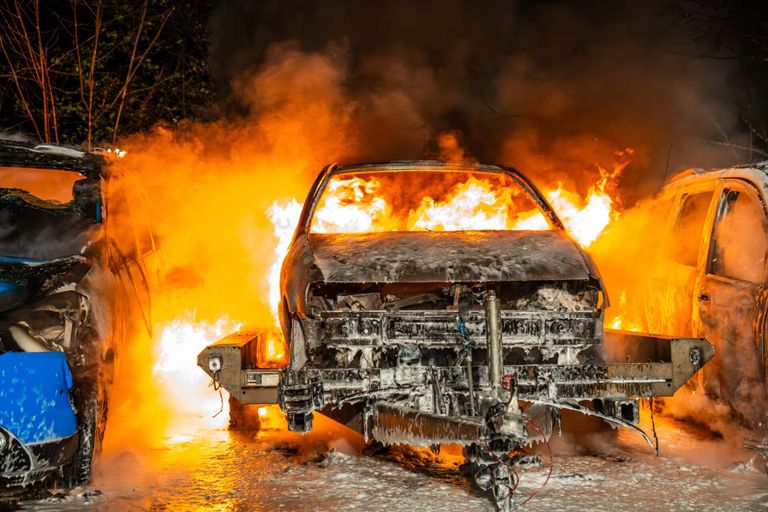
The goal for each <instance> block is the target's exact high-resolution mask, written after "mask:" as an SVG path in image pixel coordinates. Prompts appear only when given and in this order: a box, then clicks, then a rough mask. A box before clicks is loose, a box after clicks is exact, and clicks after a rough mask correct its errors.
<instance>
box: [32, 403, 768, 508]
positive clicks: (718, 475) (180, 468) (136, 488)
mask: <svg viewBox="0 0 768 512" xmlns="http://www.w3.org/2000/svg"><path fill="white" fill-rule="evenodd" d="M657 420H658V418H657ZM661 423H662V424H661V425H660V429H659V437H660V442H661V444H660V448H661V450H660V456H659V457H658V458H657V457H656V456H655V454H654V451H653V450H652V449H651V448H650V447H649V446H648V445H646V444H645V442H644V441H643V440H642V439H641V438H640V437H639V436H638V435H636V434H633V433H631V432H629V431H623V432H621V433H620V434H619V435H618V437H616V438H615V439H614V438H612V437H611V436H610V435H599V436H597V435H595V436H587V437H585V438H582V439H581V440H580V441H578V442H576V441H574V440H573V439H572V438H571V437H570V436H565V437H563V438H559V439H556V440H555V441H554V442H553V445H552V449H553V451H554V457H553V467H552V475H551V478H550V480H549V482H548V483H547V485H546V486H545V487H544V488H543V489H542V490H541V491H540V492H539V493H538V494H537V495H536V496H535V497H534V498H533V499H532V500H531V501H530V502H529V503H528V504H527V505H526V506H525V507H524V509H525V510H530V511H555V510H557V511H563V510H574V511H575V510H594V511H600V510H605V511H615V510H617V509H621V510H622V511H623V512H629V511H634V510H638V511H639V510H643V511H648V510H696V511H697V512H704V511H718V510H728V511H742V510H743V511H748V510H768V477H766V475H765V474H764V473H761V472H760V471H758V470H757V469H756V468H755V467H754V466H757V460H756V459H753V460H752V461H751V462H750V459H749V455H748V454H745V453H744V452H742V451H740V450H739V449H738V448H735V447H733V446H731V445H730V443H727V442H725V441H723V440H718V439H716V438H714V437H713V436H712V435H711V434H708V433H705V432H701V431H697V430H695V429H693V428H691V427H688V426H686V425H683V424H680V423H676V422H672V421H670V420H662V421H661ZM270 425H274V424H273V423H272V424H271V423H270V419H267V421H265V427H266V428H265V429H263V430H262V431H261V432H260V433H259V434H258V435H256V436H254V435H253V434H240V433H230V432H228V431H227V430H226V428H225V427H224V426H223V425H220V426H218V427H213V428H212V427H211V426H210V425H206V424H205V423H204V422H200V421H189V420H187V421H182V422H180V426H178V427H176V428H174V429H173V430H172V435H171V436H169V438H168V439H167V443H166V445H165V447H164V448H162V449H160V450H157V451H155V452H153V453H152V454H149V455H147V454H145V455H143V456H137V455H134V454H129V453H123V454H118V455H113V456H112V457H110V458H109V460H107V461H105V463H104V464H103V467H102V470H101V476H100V477H99V479H98V480H97V482H96V483H95V484H94V486H93V488H91V489H88V490H75V491H73V492H72V493H70V494H68V495H65V496H54V497H51V498H49V499H46V500H39V501H32V502H25V503H22V504H20V506H21V508H22V509H23V510H41V511H43V510H45V511H49V510H50V511H53V510H62V511H77V510H91V511H98V510H121V511H129V510H173V511H176V510H200V511H202V510H206V511H207V510H221V511H247V510H334V511H344V510H355V511H357V510H380V511H386V512H397V511H403V512H415V511H433V510H445V511H457V512H470V511H492V510H493V509H492V507H491V505H490V502H489V501H487V500H486V499H485V497H484V496H482V495H481V494H479V493H478V492H477V491H476V490H474V489H473V488H472V486H471V485H469V484H468V483H467V481H466V480H464V479H463V477H461V475H459V473H458V471H457V470H456V469H455V465H456V464H457V463H458V457H455V456H454V455H455V451H453V450H450V449H448V450H443V451H442V452H441V455H440V456H439V458H438V457H437V456H434V455H432V454H430V453H429V452H427V451H421V452H415V451H413V450H409V449H396V450H390V451H388V452H387V453H385V454H381V453H378V454H374V455H364V454H362V453H361V447H362V444H361V440H360V439H359V438H358V437H356V436H355V435H353V434H352V433H350V432H346V431H344V430H342V429H339V428H336V427H335V426H333V424H332V422H330V420H325V421H323V420H322V419H320V420H319V421H318V422H317V426H316V429H315V430H316V432H313V434H312V435H311V436H309V437H306V438H303V439H301V438H299V437H298V435H292V434H288V433H285V432H282V431H279V430H275V429H274V428H272V427H271V426H270ZM299 441H301V442H299ZM446 452H448V453H446ZM542 454H543V459H544V463H543V464H542V466H541V467H539V468H536V469H532V470H526V471H525V472H523V473H522V475H523V476H522V480H521V484H520V488H519V489H518V494H517V495H518V496H519V498H518V503H521V502H522V501H524V500H525V498H526V497H528V496H529V495H530V494H531V493H533V492H534V491H535V490H536V489H537V488H539V487H540V485H541V484H542V483H543V481H544V479H545V477H546V475H547V473H548V472H549V457H548V456H547V450H546V449H545V448H543V450H542ZM97 490H98V491H97ZM521 508H522V507H521Z"/></svg>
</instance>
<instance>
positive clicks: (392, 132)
mask: <svg viewBox="0 0 768 512" xmlns="http://www.w3.org/2000/svg"><path fill="white" fill-rule="evenodd" d="M670 6H671V7H675V8H674V9H671V8H670ZM685 14H686V13H685V11H684V10H682V7H679V6H678V3H676V2H671V3H667V4H664V3H661V2H631V1H624V2H588V3H585V2H536V3H533V2H508V1H485V2H476V1H464V0H441V1H438V0H434V1H433V0H425V1H420V2H412V1H406V0H393V1H388V2H364V1H360V2H352V1H342V0H325V1H318V2H301V1H285V0H275V1H269V0H267V1H251V0H241V1H230V2H224V3H222V4H221V5H220V6H219V7H218V9H217V11H216V12H215V13H214V16H213V19H212V21H211V24H210V28H211V53H210V67H211V71H212V74H213V76H214V78H215V80H216V81H217V82H218V84H219V85H220V87H221V88H222V92H223V96H224V97H228V98H229V104H228V106H229V108H230V109H232V110H233V111H236V112H242V113H247V115H256V116H259V115H263V114H264V113H265V112H266V113H268V112H270V111H274V110H275V109H277V108H280V105H279V103H280V102H281V101H285V98H286V97H288V96H289V95H291V94H296V93H295V91H294V92H291V91H288V90H287V89H289V88H291V87H299V88H303V94H305V96H306V97H310V96H311V95H312V92H313V90H315V88H316V89H317V91H318V93H319V95H321V96H323V97H327V95H328V94H331V95H332V96H335V97H334V98H333V99H332V101H333V102H334V103H333V104H334V105H335V108H338V111H339V116H340V119H342V118H343V119H344V122H346V123H348V125H347V127H348V128H350V132H351V133H354V134H355V138H356V141H355V144H354V148H355V149H354V151H351V152H349V153H347V154H343V155H340V157H342V158H343V159H345V160H348V159H360V160H374V159H375V160H381V159H395V158H411V157H423V156H430V155H434V154H435V151H436V140H437V137H436V135H437V134H439V133H441V132H444V131H446V130H449V131H456V132H457V133H459V134H460V137H461V139H462V143H463V145H464V146H465V147H466V148H467V150H468V152H469V153H470V154H471V155H473V156H474V157H476V158H477V159H479V160H481V161H489V162H501V163H506V164H514V165H517V166H519V167H521V168H522V169H523V170H525V171H526V172H528V173H529V174H531V175H533V176H534V177H537V178H539V179H540V180H555V179H564V180H569V179H571V180H574V181H575V182H576V184H577V185H581V186H583V181H584V180H583V179H580V178H581V176H583V173H584V171H585V170H586V171H589V170H594V167H593V164H594V163H596V162H597V163H600V164H601V165H606V166H607V165H609V164H610V161H611V159H612V157H613V152H614V151H618V150H622V149H624V148H626V147H632V148H634V150H635V153H634V158H633V164H632V165H631V166H630V168H629V169H628V170H627V172H626V173H625V176H624V178H623V179H624V184H625V185H626V186H625V187H623V188H622V190H623V191H624V194H625V199H627V200H629V201H632V200H634V199H636V198H637V197H639V196H641V195H643V194H644V193H647V192H649V191H652V190H653V189H654V188H655V187H657V186H658V185H659V183H660V182H661V181H662V180H663V179H664V177H665V175H667V174H669V173H671V172H673V171H676V170H680V169H681V168H686V167H691V166H703V167H712V166H722V165H727V164H731V163H735V162H738V161H743V160H744V159H745V158H747V157H748V155H745V154H743V153H735V152H734V151H733V150H732V149H730V148H724V147H722V146H716V145H712V144H710V143H709V142H708V141H710V140H712V139H718V140H721V141H723V140H728V141H731V140H738V134H739V130H738V128H739V126H738V121H739V120H738V116H737V114H736V112H737V108H736V106H737V103H738V101H737V92H738V90H737V88H735V87H734V85H733V83H732V82H733V74H734V68H733V65H732V64H731V63H729V62H728V61H725V60H720V59H713V58H705V57H707V56H711V55H712V56H713V55H715V54H716V52H715V50H714V49H713V48H708V47H706V46H704V44H703V43H697V42H696V37H695V35H696V34H695V33H694V31H693V29H691V28H688V27H684V26H683V24H682V21H683V20H684V19H685ZM290 59H294V60H295V63H296V64H300V63H302V62H306V63H307V64H308V65H309V66H312V65H315V66H319V65H321V64H322V66H325V67H327V68H329V69H331V70H332V71H333V74H334V75H333V77H331V78H332V80H331V81H330V82H328V81H327V80H326V78H327V75H323V74H320V75H318V76H316V77H314V78H313V77H312V76H311V75H310V74H308V73H306V71H307V69H306V68H305V67H303V65H302V68H301V71H302V72H303V73H302V77H303V81H302V83H301V84H297V83H296V81H295V80H292V79H291V76H287V77H286V80H287V82H286V90H285V91H282V92H278V93H277V97H268V96H267V95H266V93H268V94H275V93H274V90H272V89H270V90H267V91H265V90H259V89H258V87H256V86H255V85H254V84H255V82H254V80H253V77H254V76H257V77H261V78H260V79H261V80H262V81H263V77H264V76H265V75H270V74H271V73H273V72H280V71H279V70H280V68H281V67H282V69H283V72H285V73H287V74H288V75H293V74H294V72H293V71H289V69H291V68H289V67H286V62H287V61H288V60H290ZM303 59H308V60H306V61H305V60H303ZM313 59H314V60H313ZM293 69H294V70H297V68H293ZM275 70H278V71H275ZM329 87H330V88H332V89H333V90H332V91H331V90H329ZM324 163H325V162H317V165H318V168H319V166H321V165H322V164H324Z"/></svg>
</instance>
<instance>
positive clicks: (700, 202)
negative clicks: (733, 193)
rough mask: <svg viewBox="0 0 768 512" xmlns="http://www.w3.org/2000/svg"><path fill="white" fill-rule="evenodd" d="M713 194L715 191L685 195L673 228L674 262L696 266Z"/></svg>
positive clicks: (672, 255)
mask: <svg viewBox="0 0 768 512" xmlns="http://www.w3.org/2000/svg"><path fill="white" fill-rule="evenodd" d="M713 194H714V192H713V191H711V190H707V191H705V192H697V193H695V194H684V195H683V198H682V200H681V201H680V210H679V212H678V214H677V219H676V220H675V225H674V228H673V240H674V243H672V244H670V251H671V254H670V257H671V258H672V260H674V261H676V262H678V263H681V264H683V265H687V266H690V267H695V266H696V262H697V260H698V256H699V247H700V245H701V240H702V234H703V233H704V223H705V222H706V220H707V212H708V211H709V203H710V202H711V201H712V196H713Z"/></svg>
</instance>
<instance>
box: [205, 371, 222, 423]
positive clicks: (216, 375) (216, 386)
mask: <svg viewBox="0 0 768 512" xmlns="http://www.w3.org/2000/svg"><path fill="white" fill-rule="evenodd" d="M208 387H209V388H213V390H214V391H218V392H219V402H221V405H220V407H219V412H217V413H216V414H214V415H213V416H211V417H212V418H215V417H216V416H218V415H219V414H221V413H222V412H223V411H224V395H223V394H222V392H221V381H220V380H219V372H218V371H215V372H213V378H212V379H211V383H210V384H208Z"/></svg>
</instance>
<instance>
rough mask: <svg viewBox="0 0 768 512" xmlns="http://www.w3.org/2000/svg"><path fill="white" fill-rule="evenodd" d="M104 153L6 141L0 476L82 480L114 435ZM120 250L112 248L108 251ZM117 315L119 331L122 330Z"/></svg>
mask: <svg viewBox="0 0 768 512" xmlns="http://www.w3.org/2000/svg"><path fill="white" fill-rule="evenodd" d="M103 165H104V161H103V159H102V158H101V157H100V156H98V155H95V154H90V153H84V152H80V151H77V150H74V149H69V148H64V147H60V146H49V145H35V144H29V143H23V142H16V141H0V348H1V349H2V350H0V481H2V485H3V487H4V488H5V491H6V493H8V492H10V493H18V492H19V491H26V490H29V489H31V488H34V487H35V484H41V483H50V482H54V483H57V484H63V485H66V486H70V485H82V484H85V483H88V482H89V481H90V478H91V472H92V468H93V463H94V459H95V457H96V454H97V453H98V451H99V447H100V443H101V439H102V436H103V434H104V428H105V421H106V412H107V398H106V387H107V384H108V381H109V380H110V378H111V364H110V362H111V360H112V358H113V355H114V352H113V347H112V343H111V337H110V336H109V335H107V334H105V333H106V331H107V329H106V327H107V325H106V324H107V321H108V318H109V312H110V310H111V308H112V307H113V305H114V304H113V301H112V298H110V296H109V295H108V293H109V287H110V283H112V284H114V283H115V282H117V280H116V279H115V277H118V276H120V275H121V272H124V271H125V269H126V265H130V264H131V263H129V262H128V259H129V258H128V257H127V256H126V253H123V252H121V253H120V254H122V255H123V257H122V258H117V257H115V254H116V251H117V249H116V248H115V247H110V246H109V244H107V242H106V241H107V240H108V238H107V237H106V236H105V229H106V220H107V219H106V213H107V209H106V208H105V204H104V200H103V192H102V184H103V182H104V177H103ZM110 254H111V256H110ZM118 324H119V321H118V322H116V323H113V325H112V327H114V328H116V330H119V328H120V326H119V325H118Z"/></svg>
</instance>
